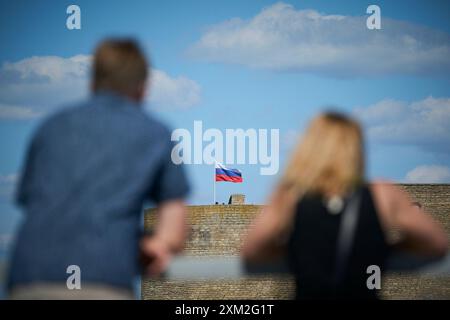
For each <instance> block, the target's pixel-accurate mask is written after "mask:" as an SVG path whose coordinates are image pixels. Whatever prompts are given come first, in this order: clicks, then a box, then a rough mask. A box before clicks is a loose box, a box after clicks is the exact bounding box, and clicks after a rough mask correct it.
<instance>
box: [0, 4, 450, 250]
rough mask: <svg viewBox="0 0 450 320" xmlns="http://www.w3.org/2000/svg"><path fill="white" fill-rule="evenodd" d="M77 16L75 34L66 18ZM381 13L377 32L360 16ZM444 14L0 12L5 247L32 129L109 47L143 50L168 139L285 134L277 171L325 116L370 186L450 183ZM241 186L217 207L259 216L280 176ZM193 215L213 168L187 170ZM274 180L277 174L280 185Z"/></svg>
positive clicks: (68, 98)
mask: <svg viewBox="0 0 450 320" xmlns="http://www.w3.org/2000/svg"><path fill="white" fill-rule="evenodd" d="M70 4H77V5H79V6H80V8H81V23H82V28H81V30H68V29H67V28H66V19H67V16H68V15H67V14H66V8H67V6H69V5H70ZM370 4H377V5H379V6H380V8H381V21H382V22H381V23H382V29H381V30H368V29H367V28H366V23H365V21H366V19H367V17H368V14H366V8H367V7H368V5H370ZM449 9H450V2H448V1H433V2H430V1H376V2H374V1H370V2H369V1H360V0H358V1H306V0H303V1H286V2H274V1H261V0H258V1H229V0H227V1H70V2H69V1H1V4H0V26H1V27H0V43H2V47H1V50H0V148H1V149H2V153H1V154H2V156H1V159H0V235H1V238H0V245H1V246H6V245H7V244H9V243H10V241H9V239H10V235H11V234H12V232H13V230H14V228H15V226H16V225H17V223H18V221H19V217H20V212H19V211H18V209H17V208H15V207H14V205H13V204H12V202H11V198H12V193H13V190H14V187H15V183H16V182H17V177H18V176H19V175H20V170H21V166H22V161H23V156H24V152H25V150H26V147H27V145H28V141H29V139H30V137H31V135H32V133H33V131H34V130H35V128H36V126H37V125H38V124H39V123H40V122H41V121H42V120H43V119H45V117H46V115H48V114H50V113H52V112H56V111H57V110H59V109H60V108H61V106H62V105H64V104H67V103H70V102H72V101H76V100H79V99H83V97H85V96H86V95H87V83H88V82H87V81H88V80H87V79H88V75H89V68H88V67H89V55H90V54H91V53H92V51H93V49H94V48H95V45H96V44H97V43H98V42H99V41H100V40H102V39H104V38H105V37H109V36H132V37H135V38H136V39H138V40H139V41H140V42H141V43H142V46H143V47H144V49H145V50H146V52H147V54H148V56H149V57H150V58H151V61H152V65H153V67H154V69H155V70H156V71H155V72H154V76H155V78H154V82H153V83H154V86H152V87H151V88H150V97H149V99H148V103H147V109H148V110H149V112H152V113H153V114H155V116H156V117H158V118H160V119H162V120H163V121H165V122H166V123H167V124H169V125H170V127H171V128H186V129H188V130H192V129H193V122H194V120H202V121H203V125H204V127H205V129H206V128H218V129H220V130H225V129H227V128H232V129H233V128H243V129H249V128H255V129H279V130H280V161H281V163H282V164H283V163H284V162H285V161H286V158H287V157H288V155H289V151H290V150H291V149H292V146H293V145H294V143H295V137H296V136H297V135H298V134H299V133H301V132H302V130H303V129H304V127H305V125H306V124H307V122H308V121H309V120H310V119H311V117H313V116H314V115H316V114H317V113H318V112H319V111H321V110H323V109H324V108H325V107H326V106H330V105H332V106H338V107H339V108H340V109H341V110H344V111H346V112H349V113H351V114H352V115H354V116H355V117H357V118H358V119H361V121H362V122H363V124H364V125H365V131H366V133H367V137H368V138H367V139H368V143H367V145H368V153H367V161H368V172H367V174H368V176H369V177H370V178H387V179H391V180H394V181H407V182H416V183H427V182H432V183H433V182H446V183H448V182H450V147H449V146H450V89H449V88H450V86H449V84H450V77H449V75H450V23H449V21H450V20H449V12H450V10H449ZM232 167H237V168H239V169H240V170H241V171H242V172H243V177H244V183H242V184H231V183H219V184H217V199H218V201H220V202H226V201H227V199H228V196H229V194H230V193H235V192H239V193H245V194H246V195H247V199H248V202H250V203H263V202H264V200H265V199H266V197H267V195H268V193H269V192H270V190H271V187H272V186H273V184H274V183H275V182H276V180H277V177H278V176H261V175H260V174H259V166H258V165H232ZM187 169H188V174H189V177H190V179H191V181H192V185H193V187H194V191H193V193H192V195H191V197H190V198H189V199H188V200H189V202H190V203H193V204H204V203H208V202H211V201H212V196H213V195H212V179H213V177H212V173H213V168H211V166H207V165H191V166H188V168H187ZM282 169H283V168H282V167H281V169H280V173H281V172H282Z"/></svg>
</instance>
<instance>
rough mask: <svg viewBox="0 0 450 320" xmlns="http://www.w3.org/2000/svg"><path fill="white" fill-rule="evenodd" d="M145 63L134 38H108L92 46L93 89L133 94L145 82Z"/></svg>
mask: <svg viewBox="0 0 450 320" xmlns="http://www.w3.org/2000/svg"><path fill="white" fill-rule="evenodd" d="M148 74H149V64H148V63H147V60H146V58H145V56H144V54H143V52H142V50H141V49H140V47H139V45H138V44H137V42H136V41H134V40H131V39H109V40H106V41H103V42H102V43H101V44H100V45H99V46H98V47H97V49H96V50H95V55H94V65H93V79H92V81H93V83H92V88H93V90H94V91H98V90H112V91H115V92H119V93H122V94H134V93H136V92H137V90H139V88H140V87H141V86H142V85H143V84H144V83H145V81H146V79H147V77H148Z"/></svg>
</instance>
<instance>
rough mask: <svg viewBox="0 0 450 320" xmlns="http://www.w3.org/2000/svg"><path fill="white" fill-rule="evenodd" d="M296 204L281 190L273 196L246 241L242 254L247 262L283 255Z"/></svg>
mask: <svg viewBox="0 0 450 320" xmlns="http://www.w3.org/2000/svg"><path fill="white" fill-rule="evenodd" d="M294 204H295V202H294V201H292V199H290V197H289V195H288V194H287V193H286V192H283V191H282V190H281V189H280V188H278V189H277V190H276V191H275V192H274V193H273V194H272V196H271V198H270V201H269V204H268V205H267V206H266V207H264V209H263V210H261V212H260V214H259V215H258V216H257V218H256V219H255V220H254V221H253V223H252V225H251V226H250V228H249V231H248V233H247V236H246V238H245V239H244V244H243V246H242V249H241V254H242V256H243V258H244V259H245V260H247V261H250V262H256V261H264V260H269V259H271V258H272V259H273V258H275V257H277V256H280V255H281V253H282V252H283V249H284V248H285V244H286V237H287V235H288V233H289V227H290V225H291V221H292V217H293V205H294Z"/></svg>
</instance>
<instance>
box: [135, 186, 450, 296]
mask: <svg viewBox="0 0 450 320" xmlns="http://www.w3.org/2000/svg"><path fill="white" fill-rule="evenodd" d="M402 187H403V188H404V189H405V190H406V191H407V192H408V193H409V194H410V195H411V198H412V199H413V200H414V201H417V202H420V203H421V204H422V206H423V207H424V208H425V209H426V210H427V211H428V212H430V213H431V214H432V215H433V216H434V217H435V218H436V219H437V220H439V221H440V222H441V223H442V224H443V225H444V227H445V228H446V230H447V233H449V234H450V219H449V218H450V185H448V184H446V185H438V184H434V185H402ZM262 207H263V206H261V205H249V204H245V196H244V195H232V196H230V199H229V201H228V204H226V205H225V204H216V205H199V206H189V207H188V212H189V222H188V223H189V227H190V234H189V238H188V241H187V244H186V249H185V253H184V254H186V255H190V256H208V255H210V256H217V255H224V256H230V255H239V248H240V246H241V242H242V240H243V237H244V235H245V231H246V229H247V228H248V227H249V224H250V223H251V221H252V220H253V218H254V217H255V216H256V215H257V214H258V212H259V211H260V210H261V209H262ZM153 213H154V212H153V209H148V210H146V214H145V227H146V228H151V227H152V225H154V221H155V215H154V214H153ZM294 288H295V286H294V282H293V279H292V278H291V277H290V276H282V277H281V276H280V277H274V276H264V277H261V276H258V277H245V278H241V279H236V280H230V279H216V280H194V281H190V280H143V281H142V298H143V299H290V298H292V297H293V295H294ZM382 296H383V297H384V298H387V299H390V298H391V299H392V298H393V299H414V298H421V299H431V298H440V299H450V277H448V276H447V277H445V276H443V277H430V276H417V275H414V274H409V273H403V274H391V275H388V276H386V277H385V279H384V282H383V284H382Z"/></svg>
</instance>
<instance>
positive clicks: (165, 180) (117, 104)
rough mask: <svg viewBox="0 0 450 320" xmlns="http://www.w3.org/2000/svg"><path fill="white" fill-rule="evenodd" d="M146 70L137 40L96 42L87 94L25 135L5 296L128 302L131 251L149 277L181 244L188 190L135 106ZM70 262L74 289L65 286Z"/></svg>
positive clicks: (151, 123) (164, 141)
mask: <svg viewBox="0 0 450 320" xmlns="http://www.w3.org/2000/svg"><path fill="white" fill-rule="evenodd" d="M149 70H150V67H149V66H148V64H147V62H146V59H145V57H144V55H143V54H142V52H141V50H140V49H139V47H138V45H137V44H136V43H135V42H133V41H131V40H127V39H117V40H109V41H105V42H103V43H102V44H101V45H100V46H99V47H98V48H97V50H96V53H95V56H94V61H93V80H92V91H93V94H92V96H91V97H90V98H89V99H88V100H87V101H85V102H83V103H81V104H79V105H74V106H72V107H70V108H65V109H64V110H63V111H60V112H58V113H56V114H54V115H53V116H51V117H50V118H48V119H47V120H46V121H44V123H43V124H42V125H41V126H40V127H39V129H38V130H37V132H36V133H35V135H34V136H33V138H32V141H31V144H30V146H29V149H28V152H27V157H26V162H25V166H24V169H23V172H22V179H21V182H20V185H19V189H18V192H17V202H18V204H19V205H20V206H21V207H22V208H23V211H24V213H25V220H24V223H23V224H22V226H21V228H20V230H19V234H18V237H17V242H16V245H15V248H14V251H13V256H12V261H11V267H10V276H9V290H10V293H11V298H17V299H21V298H25V299H39V298H43V299H53V298H63V299H64V298H81V299H89V298H94V299H116V298H117V299H125V298H133V294H132V285H133V279H134V278H135V276H136V275H138V274H139V272H140V271H141V265H140V263H139V256H141V257H144V258H145V259H143V260H144V261H146V262H147V264H146V265H145V270H146V272H147V273H150V274H153V275H157V274H159V273H161V272H162V271H163V270H164V268H165V267H166V265H167V263H168V261H169V259H170V256H171V255H172V254H173V253H175V252H178V251H180V250H181V249H182V248H183V244H184V239H185V233H186V228H185V216H186V209H185V206H184V201H183V199H184V198H185V197H186V195H187V193H188V191H189V186H188V182H187V180H186V177H185V174H184V171H183V167H182V166H180V165H175V164H174V163H173V162H172V161H171V150H172V142H171V140H170V131H169V130H168V129H167V128H166V127H165V126H164V125H162V124H161V123H159V122H158V121H156V120H155V119H153V118H152V117H151V116H149V115H148V114H145V113H144V111H143V110H142V106H141V103H142V101H143V99H144V96H145V88H146V87H147V79H148V73H149ZM146 200H152V201H154V202H155V203H156V204H157V212H158V223H157V227H156V230H155V232H154V234H153V235H152V236H147V237H143V236H142V234H141V230H140V229H141V228H140V226H141V209H142V205H143V203H144V201H146ZM73 265H75V266H77V267H79V270H80V271H81V274H80V276H81V277H80V278H81V279H80V280H81V290H76V289H75V290H69V288H68V287H67V285H66V281H67V278H68V277H69V276H70V274H68V273H66V271H67V268H68V267H69V266H73Z"/></svg>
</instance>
